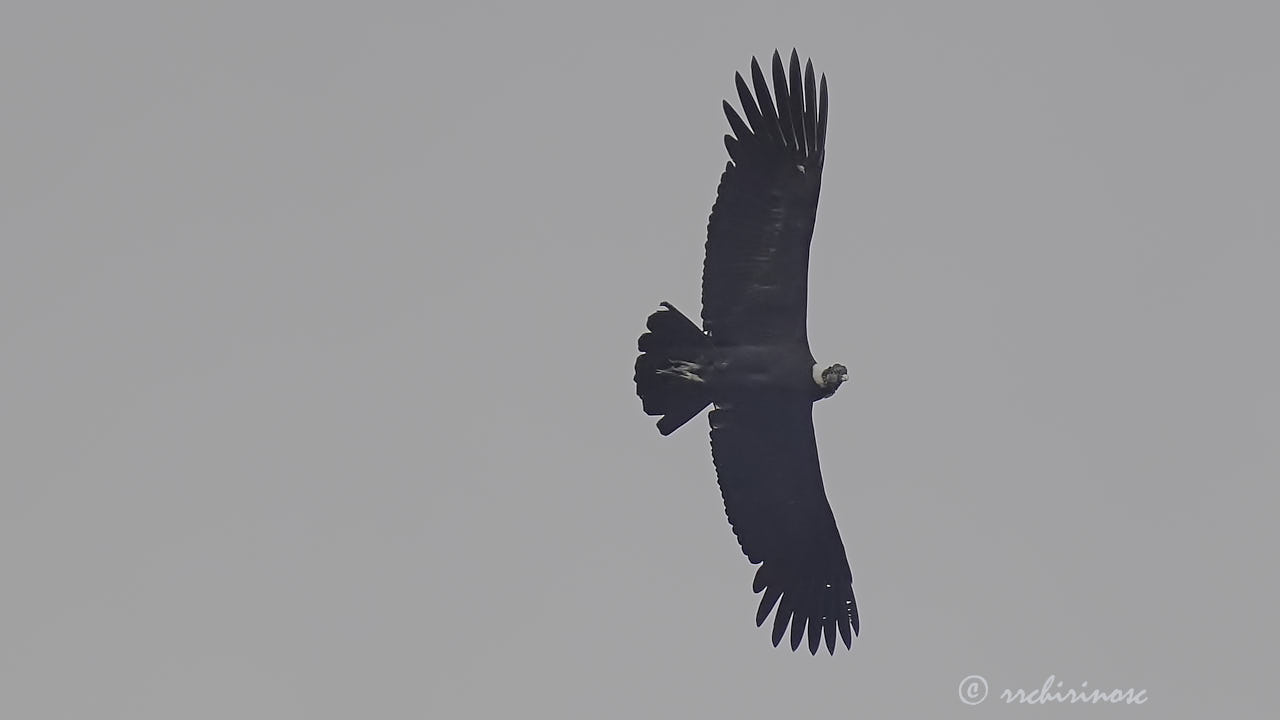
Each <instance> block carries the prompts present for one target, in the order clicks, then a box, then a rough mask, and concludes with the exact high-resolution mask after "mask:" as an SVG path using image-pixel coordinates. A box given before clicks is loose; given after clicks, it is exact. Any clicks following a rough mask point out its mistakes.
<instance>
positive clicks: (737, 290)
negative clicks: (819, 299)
mask: <svg viewBox="0 0 1280 720" xmlns="http://www.w3.org/2000/svg"><path fill="white" fill-rule="evenodd" d="M736 80H737V85H738V98H739V100H740V101H741V102H742V110H743V113H744V114H745V115H746V121H745V122H744V121H743V119H742V118H741V117H740V116H739V115H738V113H737V112H735V111H734V109H733V107H732V106H731V105H730V104H729V103H728V102H725V103H724V112H725V115H726V116H727V117H728V118H729V125H730V127H731V128H732V129H733V133H734V135H733V136H730V135H726V136H725V147H726V148H728V150H729V157H730V162H729V163H728V164H727V165H726V166H725V171H724V174H723V175H722V176H721V177H720V188H719V190H718V191H717V194H716V203H715V206H714V207H712V209H711V218H710V220H709V222H708V223H707V256H706V261H705V262H704V264H703V267H702V325H703V329H705V330H706V331H707V333H708V334H710V335H711V339H712V341H713V342H715V344H716V345H717V346H720V347H727V346H736V345H755V344H780V343H787V342H803V343H804V344H805V345H806V346H807V344H808V341H807V333H806V329H805V313H806V309H807V296H808V285H809V280H808V275H809V241H810V240H811V239H812V237H813V223H814V218H815V217H816V215H817V212H818V191H819V189H820V187H821V185H822V163H823V158H824V152H825V151H824V147H825V145H826V137H827V78H826V76H825V75H824V76H823V77H822V80H821V84H820V88H821V89H820V90H818V89H816V88H815V83H814V76H813V63H812V62H809V63H806V64H805V68H804V73H803V75H802V74H801V72H800V58H799V56H798V55H796V52H795V51H794V50H792V51H791V68H790V81H789V82H790V84H788V78H787V71H786V70H785V69H784V68H783V64H782V58H781V57H780V56H779V55H778V53H777V52H776V51H775V52H774V53H773V89H774V95H776V103H775V98H773V97H770V94H769V86H768V83H766V82H765V78H764V74H763V73H761V72H760V65H759V63H757V62H756V60H755V59H754V58H753V59H752V60H751V80H752V85H753V86H754V88H755V96H754V97H753V96H752V92H751V88H750V87H748V86H747V82H746V81H745V80H744V79H743V78H742V75H741V74H739V75H737V76H736ZM734 136H736V137H734Z"/></svg>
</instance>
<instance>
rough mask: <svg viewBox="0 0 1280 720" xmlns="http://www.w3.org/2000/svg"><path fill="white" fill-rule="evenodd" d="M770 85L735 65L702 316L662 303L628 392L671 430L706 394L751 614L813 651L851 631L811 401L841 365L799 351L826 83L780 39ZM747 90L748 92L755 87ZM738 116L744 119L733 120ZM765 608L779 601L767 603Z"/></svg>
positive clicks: (853, 609)
mask: <svg viewBox="0 0 1280 720" xmlns="http://www.w3.org/2000/svg"><path fill="white" fill-rule="evenodd" d="M772 69H773V92H772V94H771V93H770V88H769V84H768V82H767V81H766V79H765V76H764V73H763V72H762V71H761V69H760V65H759V63H757V62H756V61H755V59H752V61H751V83H750V84H748V83H747V81H746V80H745V79H744V78H743V77H742V76H741V75H737V76H736V77H735V81H736V87H737V93H738V100H739V101H740V103H741V105H742V115H739V114H738V113H737V112H736V111H735V110H734V109H733V106H731V105H730V104H729V103H728V102H726V103H724V112H725V116H726V117H727V118H728V120H729V127H730V128H731V129H732V130H733V135H726V136H725V139H724V142H725V148H726V149H727V150H728V151H729V157H730V162H729V163H728V164H727V165H726V166H725V170H724V174H723V175H722V176H721V177H720V187H719V191H718V193H717V196H716V202H715V206H714V207H713V208H712V210H711V218H710V221H709V222H708V224H707V245H706V261H705V263H704V264H703V270H702V328H699V327H698V326H697V325H695V324H694V323H693V322H692V321H691V320H689V319H688V318H687V317H685V316H684V315H683V314H682V313H681V312H680V311H679V310H677V309H676V308H675V307H673V306H672V305H670V304H668V303H662V306H661V308H660V309H659V310H658V311H657V312H655V313H654V314H653V315H651V316H650V317H649V321H648V329H649V332H647V333H645V334H644V335H641V336H640V341H639V349H640V352H641V355H640V357H639V358H637V360H636V374H635V381H636V393H637V394H638V395H639V396H640V398H641V400H642V402H643V404H644V411H645V412H646V413H648V414H650V415H661V416H662V418H661V419H660V420H659V421H658V430H659V431H660V432H661V433H662V434H663V435H669V434H671V433H672V432H674V431H675V430H676V429H677V428H679V427H680V426H681V425H683V424H684V423H686V422H688V421H689V420H690V419H691V418H693V417H694V416H695V415H697V414H698V413H699V412H701V410H702V409H703V408H705V407H706V406H707V405H712V404H713V405H714V406H715V409H713V410H712V411H711V451H712V456H713V458H714V460H715V466H716V474H717V475H718V477H719V482H720V491H721V495H722V496H723V498H724V506H725V513H726V515H728V518H729V522H730V523H731V524H732V526H733V531H734V534H736V535H737V536H738V542H739V544H741V546H742V551H743V552H744V553H745V554H746V556H747V559H748V560H750V561H751V562H752V563H756V564H759V565H760V568H759V570H758V571H757V572H756V577H755V584H754V590H755V592H757V593H763V597H762V598H761V602H760V606H759V610H758V611H757V614H756V624H757V625H760V624H763V623H764V621H765V620H766V619H767V618H768V617H769V615H770V613H771V612H772V613H773V615H774V622H773V643H774V645H777V644H778V643H779V642H780V641H781V640H782V638H783V636H784V635H786V633H787V627H788V624H790V627H791V633H790V639H791V647H792V649H793V650H794V649H796V648H798V647H799V646H800V643H801V641H802V640H803V638H804V635H805V632H806V631H807V632H808V635H809V651H810V652H813V653H816V652H817V650H818V646H819V645H820V644H821V643H822V641H823V639H824V638H825V640H826V645H827V650H828V652H831V653H834V652H835V643H836V635H837V634H839V636H840V638H841V639H842V640H843V641H844V644H845V646H846V647H851V643H852V635H856V634H857V632H858V610H857V605H856V604H855V603H854V598H853V576H852V573H850V571H849V563H848V561H847V560H846V559H845V552H844V545H843V543H842V542H841V540H840V533H839V531H838V530H837V529H836V522H835V517H834V516H833V515H832V513H831V507H830V505H829V504H828V503H827V496H826V493H825V492H824V490H823V486H822V473H821V471H820V470H819V467H818V447H817V443H816V441H815V439H814V432H813V413H812V409H813V403H814V402H816V401H818V400H820V399H822V398H824V397H830V396H831V395H832V394H834V393H835V391H836V389H837V388H839V386H840V384H841V383H842V382H844V380H845V379H846V377H847V371H846V370H845V368H844V366H843V365H833V366H831V367H829V368H827V369H826V370H825V371H822V372H818V371H817V364H816V362H815V360H814V358H813V355H812V354H811V353H810V350H809V338H808V332H807V329H806V327H807V323H806V315H807V297H808V274H809V243H810V240H811V238H812V236H813V227H814V220H815V218H816V215H817V210H818V192H819V189H820V188H821V185H822V166H823V162H824V160H825V146H826V137H827V80H826V77H825V76H823V77H822V78H821V80H820V81H817V82H815V79H814V72H813V65H812V63H806V64H805V66H804V70H803V72H802V71H801V67H800V58H799V56H798V55H797V54H796V53H795V51H792V53H791V61H790V67H789V68H788V67H786V66H784V64H783V61H782V58H781V57H780V56H779V55H778V53H777V52H774V54H773V68H772ZM753 90H754V94H753V92H752V91H753ZM744 116H745V118H744ZM775 607H776V611H775Z"/></svg>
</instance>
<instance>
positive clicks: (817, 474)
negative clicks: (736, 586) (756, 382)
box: [711, 397, 858, 654]
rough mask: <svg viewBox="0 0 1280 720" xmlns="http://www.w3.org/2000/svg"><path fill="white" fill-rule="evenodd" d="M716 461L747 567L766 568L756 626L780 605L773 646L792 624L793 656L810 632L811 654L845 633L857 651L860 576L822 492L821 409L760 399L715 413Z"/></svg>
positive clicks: (759, 581) (759, 575)
mask: <svg viewBox="0 0 1280 720" xmlns="http://www.w3.org/2000/svg"><path fill="white" fill-rule="evenodd" d="M711 454H712V457H713V458H714V460H715V464H716V474H717V475H718V476H719V481H720V493H721V495H722V496H723V497H724V509H725V514H726V515H728V516H729V522H730V524H732V525H733V532H734V534H735V535H737V536H738V543H739V544H740V545H741V546H742V551H743V552H744V553H745V554H746V556H747V559H748V560H750V561H751V562H752V563H759V564H760V569H759V570H758V571H757V572H756V578H755V586H754V587H755V591H756V592H761V591H763V592H764V597H763V598H762V599H761V601H760V609H759V610H758V611H757V613H756V625H761V624H763V623H764V621H765V619H766V618H768V617H769V612H770V611H771V610H773V608H774V605H775V604H776V605H777V612H776V613H775V615H774V621H773V644H774V645H775V646H776V645H777V644H778V642H779V641H781V640H782V636H783V635H784V634H785V632H786V629H787V623H788V621H790V623H791V649H792V650H795V649H796V648H797V647H799V646H800V641H801V639H802V638H803V636H804V633H805V630H806V628H807V629H808V632H809V652H811V653H817V651H818V645H819V643H820V642H821V639H822V637H823V636H824V635H825V637H826V642H827V651H828V652H830V653H833V654H834V653H835V647H836V633H837V632H839V633H840V637H841V639H842V640H844V644H845V647H850V646H851V643H852V638H851V637H850V631H852V633H853V634H857V632H858V606H857V605H856V604H855V603H854V599H853V574H852V573H851V572H850V571H849V561H848V560H847V559H846V558H845V554H844V544H843V543H842V542H841V541H840V532H839V531H838V530H837V529H836V520H835V516H833V515H832V514H831V506H830V505H829V504H828V503H827V494H826V492H825V491H824V490H823V489H822V472H821V470H819V468H818V445H817V442H816V441H815V439H814V435H813V404H812V403H811V402H809V401H808V400H806V399H804V398H783V397H777V398H772V397H771V398H756V399H754V400H753V401H752V402H750V403H737V404H732V405H726V406H721V407H717V409H715V410H713V411H712V412H711Z"/></svg>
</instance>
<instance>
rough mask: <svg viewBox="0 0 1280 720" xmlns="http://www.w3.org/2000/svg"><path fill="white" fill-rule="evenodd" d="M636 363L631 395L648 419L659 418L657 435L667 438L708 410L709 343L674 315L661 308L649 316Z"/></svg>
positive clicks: (712, 352)
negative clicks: (634, 384) (641, 404)
mask: <svg viewBox="0 0 1280 720" xmlns="http://www.w3.org/2000/svg"><path fill="white" fill-rule="evenodd" d="M647 327H648V328H649V332H647V333H645V334H643V335H641V336H640V342H639V345H640V353H641V354H640V357H638V358H636V394H637V395H639V396H640V400H641V402H643V403H644V411H645V413H646V414H649V415H661V416H663V417H662V419H661V420H659V421H658V432H660V433H662V434H663V435H670V434H671V433H673V432H675V431H676V428H678V427H680V426H681V425H683V424H685V423H686V422H689V420H690V419H692V418H693V416H695V415H697V414H698V413H700V412H702V409H703V408H705V407H706V406H707V405H710V404H711V393H710V391H709V390H708V389H707V386H706V371H707V370H708V369H709V368H710V366H711V363H712V362H713V360H714V357H715V348H714V346H712V344H711V339H710V338H708V337H707V336H706V334H705V333H703V332H702V330H700V329H699V328H698V326H697V325H694V324H693V321H692V320H690V319H689V318H687V317H685V316H684V314H683V313H681V312H680V311H679V310H677V309H675V307H674V306H672V305H671V304H670V303H665V302H664V303H662V307H660V308H658V310H657V312H655V313H654V314H652V315H650V316H649V322H648V323H647Z"/></svg>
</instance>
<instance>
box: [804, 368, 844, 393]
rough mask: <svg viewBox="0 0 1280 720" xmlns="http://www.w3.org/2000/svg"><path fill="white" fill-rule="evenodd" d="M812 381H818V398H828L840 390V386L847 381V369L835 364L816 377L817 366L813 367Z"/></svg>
mask: <svg viewBox="0 0 1280 720" xmlns="http://www.w3.org/2000/svg"><path fill="white" fill-rule="evenodd" d="M813 370H814V375H815V376H816V377H814V380H817V381H818V388H819V389H820V391H821V395H820V397H824V398H829V397H831V396H832V395H835V394H836V390H839V389H840V384H841V383H843V382H844V381H845V380H848V379H849V368H847V367H845V366H843V365H841V364H840V363H836V364H835V365H832V366H831V367H829V368H827V369H826V370H823V371H822V374H821V375H818V373H817V370H818V366H817V365H815V366H814V367H813Z"/></svg>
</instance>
